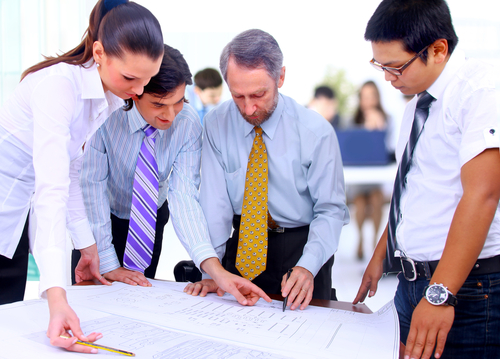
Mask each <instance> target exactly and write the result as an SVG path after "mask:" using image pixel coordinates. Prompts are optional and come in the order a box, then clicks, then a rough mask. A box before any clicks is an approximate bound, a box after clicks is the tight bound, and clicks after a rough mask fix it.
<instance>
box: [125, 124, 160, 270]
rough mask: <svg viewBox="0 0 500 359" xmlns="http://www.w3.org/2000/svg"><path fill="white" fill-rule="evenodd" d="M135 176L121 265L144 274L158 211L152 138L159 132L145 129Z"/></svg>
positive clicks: (153, 140)
mask: <svg viewBox="0 0 500 359" xmlns="http://www.w3.org/2000/svg"><path fill="white" fill-rule="evenodd" d="M144 132H145V134H146V137H144V142H143V143H142V145H141V150H140V151H139V156H138V157H137V166H136V168H135V177H134V193H133V194H132V208H131V210H130V224H129V229H128V236H127V245H126V247H125V254H124V256H123V266H124V267H125V268H127V269H131V270H135V271H139V272H142V273H144V270H145V269H146V268H148V267H149V265H150V264H151V257H152V256H153V247H154V243H155V233H156V212H157V211H158V165H157V164H156V160H155V136H156V134H157V133H158V130H157V129H156V128H154V127H152V126H150V125H148V126H146V127H145V128H144Z"/></svg>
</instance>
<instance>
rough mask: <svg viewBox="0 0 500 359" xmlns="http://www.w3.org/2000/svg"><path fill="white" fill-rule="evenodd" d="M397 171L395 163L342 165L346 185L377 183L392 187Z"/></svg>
mask: <svg viewBox="0 0 500 359" xmlns="http://www.w3.org/2000/svg"><path fill="white" fill-rule="evenodd" d="M397 171H398V165H397V164H396V163H391V164H389V165H386V166H344V181H345V184H346V186H349V185H360V184H379V185H382V186H384V185H389V186H390V187H392V185H393V184H394V179H395V178H396V172H397Z"/></svg>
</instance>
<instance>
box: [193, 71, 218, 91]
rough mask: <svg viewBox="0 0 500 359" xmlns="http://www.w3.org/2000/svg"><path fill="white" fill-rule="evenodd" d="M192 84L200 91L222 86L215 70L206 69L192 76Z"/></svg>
mask: <svg viewBox="0 0 500 359" xmlns="http://www.w3.org/2000/svg"><path fill="white" fill-rule="evenodd" d="M194 84H195V85H196V86H197V87H199V88H200V89H201V90H205V89H206V88H216V87H219V86H221V85H222V76H221V75H220V73H219V71H217V70H216V69H213V68H210V67H208V68H206V69H203V70H200V71H198V72H197V73H196V75H194Z"/></svg>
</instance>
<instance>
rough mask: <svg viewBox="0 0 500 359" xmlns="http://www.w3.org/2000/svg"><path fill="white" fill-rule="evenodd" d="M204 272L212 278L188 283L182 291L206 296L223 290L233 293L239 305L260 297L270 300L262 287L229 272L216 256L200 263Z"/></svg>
mask: <svg viewBox="0 0 500 359" xmlns="http://www.w3.org/2000/svg"><path fill="white" fill-rule="evenodd" d="M201 265H202V267H203V269H204V270H205V272H207V273H208V274H209V275H210V276H211V277H212V278H213V279H204V280H202V281H199V282H196V283H189V284H188V285H187V286H186V288H184V292H186V293H187V294H191V295H195V296H196V295H200V296H202V297H204V296H206V295H207V293H215V292H216V293H217V295H219V296H222V295H224V292H228V293H229V294H231V295H233V296H234V297H235V298H236V300H237V301H238V303H240V304H241V305H254V304H255V303H257V301H258V300H259V299H260V298H263V299H264V300H265V301H266V302H271V298H269V296H268V295H267V294H266V293H264V291H263V290H262V289H260V288H259V287H257V286H256V285H255V284H253V283H252V282H250V281H249V280H248V279H245V278H242V277H240V276H237V275H234V274H232V273H229V272H228V271H227V270H225V269H224V268H223V267H222V265H221V264H220V262H219V260H218V259H216V258H209V259H206V260H205V261H203V263H202V264H201Z"/></svg>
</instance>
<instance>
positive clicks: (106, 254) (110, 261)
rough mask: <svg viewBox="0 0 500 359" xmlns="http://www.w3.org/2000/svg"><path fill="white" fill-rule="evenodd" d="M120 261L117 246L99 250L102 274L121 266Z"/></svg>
mask: <svg viewBox="0 0 500 359" xmlns="http://www.w3.org/2000/svg"><path fill="white" fill-rule="evenodd" d="M120 267H121V266H120V261H119V260H118V256H117V255H116V251H115V247H113V246H111V247H109V248H107V249H105V250H103V251H101V252H99V272H100V273H101V274H104V273H108V272H111V271H112V270H115V269H118V268H120Z"/></svg>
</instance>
